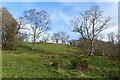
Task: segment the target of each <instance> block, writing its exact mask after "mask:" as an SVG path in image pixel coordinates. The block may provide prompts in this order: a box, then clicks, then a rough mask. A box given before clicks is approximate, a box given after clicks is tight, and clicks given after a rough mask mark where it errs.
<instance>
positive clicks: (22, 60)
mask: <svg viewBox="0 0 120 80" xmlns="http://www.w3.org/2000/svg"><path fill="white" fill-rule="evenodd" d="M31 46H32V44H31V43H24V44H22V45H20V47H19V48H18V50H17V51H3V56H2V57H3V58H2V59H3V62H2V63H3V64H2V67H3V69H2V70H3V74H2V75H3V78H21V77H22V78H44V77H45V78H54V77H56V78H65V77H69V78H76V77H78V73H77V70H75V69H71V68H70V66H69V65H70V61H71V60H72V59H73V58H57V59H58V61H59V63H60V66H61V68H60V70H59V71H58V67H56V66H52V65H51V64H50V62H51V61H52V60H54V59H53V58H43V57H40V56H39V55H40V54H46V55H58V56H63V55H80V54H79V53H80V52H79V51H80V49H79V48H78V47H75V46H69V45H65V44H36V45H35V50H34V51H32V50H30V48H31ZM18 52H21V54H15V53H18ZM88 58H89V60H90V62H91V65H90V66H89V68H90V72H88V73H83V74H82V76H83V77H90V78H101V77H103V78H104V77H107V78H108V77H110V74H111V71H112V75H116V72H117V71H118V66H117V65H114V64H116V63H117V61H116V60H110V59H108V58H103V57H88Z"/></svg>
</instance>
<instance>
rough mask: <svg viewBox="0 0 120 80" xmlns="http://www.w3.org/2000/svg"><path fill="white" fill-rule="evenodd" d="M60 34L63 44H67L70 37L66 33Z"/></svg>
mask: <svg viewBox="0 0 120 80" xmlns="http://www.w3.org/2000/svg"><path fill="white" fill-rule="evenodd" d="M58 34H59V37H60V40H61V41H62V43H65V42H66V41H67V40H68V38H69V37H70V36H69V35H68V34H67V33H66V32H58Z"/></svg>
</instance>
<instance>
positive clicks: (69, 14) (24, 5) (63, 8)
mask: <svg viewBox="0 0 120 80" xmlns="http://www.w3.org/2000/svg"><path fill="white" fill-rule="evenodd" d="M13 1H14V0H13ZM23 1H25V0H23ZM27 1H29V0H27ZM57 1H59V0H57ZM76 1H77V0H76ZM86 1H87V0H86ZM93 1H95V0H93ZM101 1H102V0H101ZM106 1H107V0H106ZM110 1H113V0H110ZM94 5H99V6H100V8H101V10H103V11H104V15H105V16H110V17H111V18H112V21H111V22H112V23H116V25H114V26H113V27H111V28H109V29H107V30H105V31H103V32H102V34H103V35H104V36H105V39H104V40H105V41H107V40H108V39H107V34H108V33H109V32H115V33H116V34H117V32H118V25H117V24H118V3H117V2H2V6H3V7H7V9H8V11H9V12H10V13H11V14H12V15H13V16H14V17H15V18H16V19H17V18H18V17H21V16H23V12H24V11H25V10H29V9H36V10H37V11H41V10H45V11H47V13H48V14H50V18H51V20H52V28H51V31H49V32H48V33H50V34H52V33H54V32H58V31H64V32H67V33H68V34H69V35H70V39H77V38H79V36H80V34H78V33H73V32H71V31H70V27H71V25H70V20H72V19H73V17H74V16H77V15H79V14H80V13H82V12H84V11H86V10H88V9H89V8H91V7H92V6H94Z"/></svg>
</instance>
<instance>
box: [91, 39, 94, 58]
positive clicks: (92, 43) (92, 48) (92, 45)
mask: <svg viewBox="0 0 120 80" xmlns="http://www.w3.org/2000/svg"><path fill="white" fill-rule="evenodd" d="M93 52H94V41H91V52H90V56H93Z"/></svg>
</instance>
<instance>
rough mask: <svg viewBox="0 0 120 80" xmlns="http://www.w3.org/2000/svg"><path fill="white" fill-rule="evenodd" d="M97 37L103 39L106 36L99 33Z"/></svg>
mask: <svg viewBox="0 0 120 80" xmlns="http://www.w3.org/2000/svg"><path fill="white" fill-rule="evenodd" d="M95 38H96V39H97V40H100V41H102V39H103V38H104V35H102V34H99V35H97V36H96V37H95Z"/></svg>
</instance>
